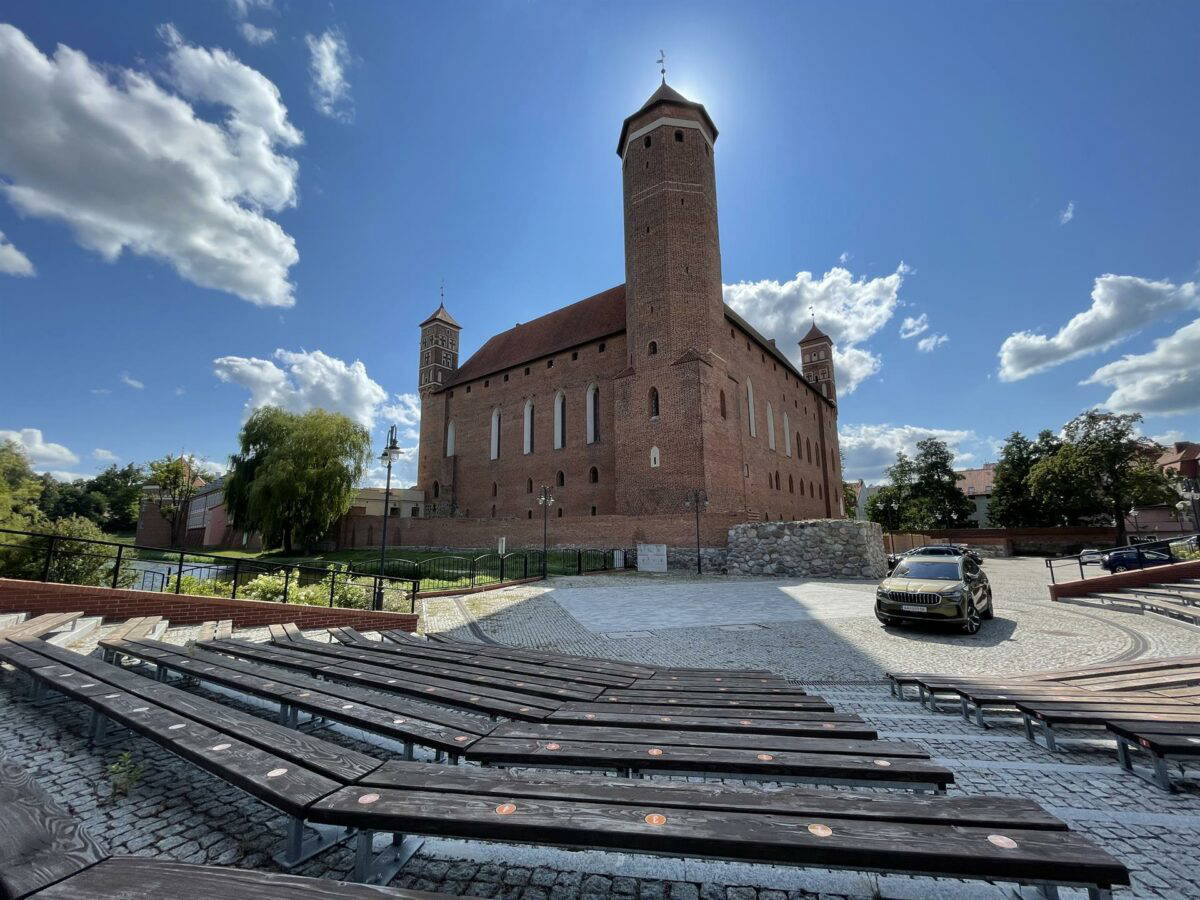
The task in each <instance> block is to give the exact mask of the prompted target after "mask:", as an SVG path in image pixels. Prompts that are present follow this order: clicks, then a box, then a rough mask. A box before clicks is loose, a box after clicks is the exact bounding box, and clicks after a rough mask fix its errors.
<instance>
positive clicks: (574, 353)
mask: <svg viewBox="0 0 1200 900" xmlns="http://www.w3.org/2000/svg"><path fill="white" fill-rule="evenodd" d="M577 359H579V351H578V350H575V351H572V353H571V362H575V360H577Z"/></svg>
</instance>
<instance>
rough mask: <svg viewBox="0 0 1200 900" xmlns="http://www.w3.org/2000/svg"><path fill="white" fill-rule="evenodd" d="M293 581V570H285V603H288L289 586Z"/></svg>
mask: <svg viewBox="0 0 1200 900" xmlns="http://www.w3.org/2000/svg"><path fill="white" fill-rule="evenodd" d="M291 580H292V570H291V569H284V570H283V602H284V603H287V598H288V585H289V584H290V583H291Z"/></svg>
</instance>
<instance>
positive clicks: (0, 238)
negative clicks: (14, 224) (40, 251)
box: [0, 231, 35, 278]
mask: <svg viewBox="0 0 1200 900" xmlns="http://www.w3.org/2000/svg"><path fill="white" fill-rule="evenodd" d="M0 273H3V274H5V275H19V276H22V277H25V278H29V277H31V276H33V275H34V274H35V272H34V269H33V263H31V262H30V261H29V257H28V256H26V255H25V254H24V253H22V252H21V251H20V250H18V249H17V248H16V247H14V246H13V245H12V244H11V243H9V241H8V239H7V238H5V237H4V232H3V231H0Z"/></svg>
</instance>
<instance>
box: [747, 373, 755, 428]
mask: <svg viewBox="0 0 1200 900" xmlns="http://www.w3.org/2000/svg"><path fill="white" fill-rule="evenodd" d="M746 415H747V416H748V419H747V421H748V423H749V425H750V437H758V425H756V424H755V422H754V382H753V381H751V380H750V379H749V378H747V379H746Z"/></svg>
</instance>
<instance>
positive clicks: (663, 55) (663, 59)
mask: <svg viewBox="0 0 1200 900" xmlns="http://www.w3.org/2000/svg"><path fill="white" fill-rule="evenodd" d="M658 65H659V67H660V68H659V70H658V71H659V72H661V73H662V80H663V84H666V83H667V51H666V50H659V51H658Z"/></svg>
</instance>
